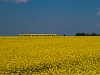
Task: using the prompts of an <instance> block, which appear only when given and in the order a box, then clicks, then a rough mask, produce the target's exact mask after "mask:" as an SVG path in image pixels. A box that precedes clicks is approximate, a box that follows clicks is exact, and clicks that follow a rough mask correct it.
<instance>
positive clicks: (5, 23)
mask: <svg viewBox="0 0 100 75" xmlns="http://www.w3.org/2000/svg"><path fill="white" fill-rule="evenodd" d="M78 32H84V33H93V32H95V33H98V34H100V0H0V35H18V34H21V33H26V34H28V33H29V34H43V33H44V34H46V33H54V34H58V35H64V34H65V35H75V34H76V33H78Z"/></svg>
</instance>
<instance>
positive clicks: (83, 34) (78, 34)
mask: <svg viewBox="0 0 100 75" xmlns="http://www.w3.org/2000/svg"><path fill="white" fill-rule="evenodd" d="M75 36H85V33H76V34H75Z"/></svg>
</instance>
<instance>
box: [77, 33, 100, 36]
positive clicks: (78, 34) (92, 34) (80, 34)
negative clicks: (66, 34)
mask: <svg viewBox="0 0 100 75" xmlns="http://www.w3.org/2000/svg"><path fill="white" fill-rule="evenodd" d="M75 36H100V34H96V33H91V34H86V33H76V34H75Z"/></svg>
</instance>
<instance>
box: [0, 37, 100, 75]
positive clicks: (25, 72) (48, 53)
mask: <svg viewBox="0 0 100 75" xmlns="http://www.w3.org/2000/svg"><path fill="white" fill-rule="evenodd" d="M0 75H100V37H99V36H98V37H97V36H95V37H92V36H91V37H89V36H84V37H78V36H77V37H76V36H55V37H18V36H16V37H14V36H12V37H2V36H1V37H0Z"/></svg>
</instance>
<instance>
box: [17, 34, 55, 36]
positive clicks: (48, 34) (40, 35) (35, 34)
mask: <svg viewBox="0 0 100 75" xmlns="http://www.w3.org/2000/svg"><path fill="white" fill-rule="evenodd" d="M19 36H57V34H19Z"/></svg>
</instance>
